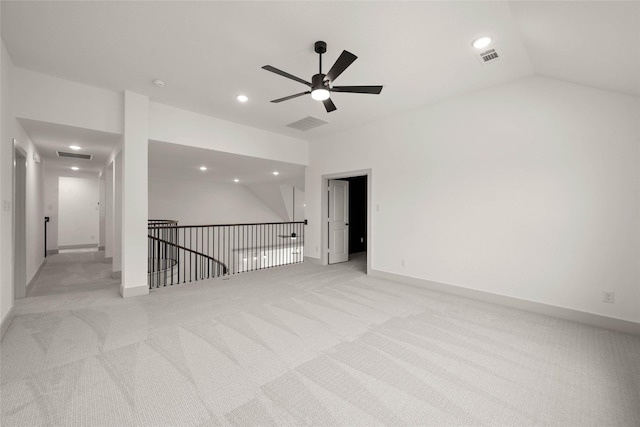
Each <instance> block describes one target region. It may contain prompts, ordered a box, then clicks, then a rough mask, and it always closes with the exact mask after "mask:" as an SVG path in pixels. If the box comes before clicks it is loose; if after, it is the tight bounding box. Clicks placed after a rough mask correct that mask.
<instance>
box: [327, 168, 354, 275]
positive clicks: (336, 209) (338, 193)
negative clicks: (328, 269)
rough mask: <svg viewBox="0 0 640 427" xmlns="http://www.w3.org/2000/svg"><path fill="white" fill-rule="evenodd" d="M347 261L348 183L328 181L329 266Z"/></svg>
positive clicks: (336, 180) (335, 180) (334, 180)
mask: <svg viewBox="0 0 640 427" xmlns="http://www.w3.org/2000/svg"><path fill="white" fill-rule="evenodd" d="M345 261H349V181H340V180H338V179H331V180H329V264H336V263H338V262H345Z"/></svg>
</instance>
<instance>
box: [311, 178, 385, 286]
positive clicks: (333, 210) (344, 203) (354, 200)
mask: <svg viewBox="0 0 640 427" xmlns="http://www.w3.org/2000/svg"><path fill="white" fill-rule="evenodd" d="M371 177H372V173H371V170H370V169H367V170H360V171H353V172H345V173H340V174H331V175H324V176H322V186H323V187H322V188H324V189H325V190H324V191H323V197H322V212H324V213H325V216H326V219H325V220H324V221H322V230H321V240H322V248H324V249H323V251H322V254H321V255H322V257H321V259H322V263H323V264H324V265H328V264H336V263H340V262H346V261H350V260H352V259H364V258H366V272H367V274H369V273H370V271H371V253H372V250H373V248H372V246H371V244H370V242H371V239H370V236H371Z"/></svg>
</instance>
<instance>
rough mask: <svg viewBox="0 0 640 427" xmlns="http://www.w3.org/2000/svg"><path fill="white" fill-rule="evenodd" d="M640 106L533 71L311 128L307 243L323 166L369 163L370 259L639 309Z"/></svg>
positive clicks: (523, 291)
mask: <svg viewBox="0 0 640 427" xmlns="http://www.w3.org/2000/svg"><path fill="white" fill-rule="evenodd" d="M639 117H640V105H639V100H638V98H637V97H631V96H624V95H619V94H615V93H611V92H606V91H601V90H596V89H590V88H587V87H584V86H578V85H574V84H569V83H564V82H560V81H557V80H552V79H546V78H541V77H531V78H526V79H522V80H519V81H516V82H513V83H509V84H505V85H501V86H497V87H493V88H491V89H487V90H483V91H479V92H476V93H472V94H469V95H466V96H461V97H458V98H454V99H450V100H447V101H444V102H441V103H439V104H437V105H435V106H433V107H431V108H425V109H422V110H418V111H414V112H411V113H408V114H405V115H402V116H399V117H396V118H392V119H389V120H386V121H383V122H378V123H372V124H370V125H367V126H364V127H361V128H359V129H356V130H352V131H349V132H343V133H340V134H333V135H331V136H330V137H327V138H323V139H320V140H318V141H315V142H313V143H312V144H310V156H309V157H310V164H309V166H308V168H307V179H306V193H307V194H306V197H307V212H308V214H307V216H308V217H309V220H310V223H309V226H308V228H307V242H306V251H305V254H306V255H307V256H315V257H319V256H320V255H319V253H318V252H316V251H315V248H316V247H320V246H321V245H320V242H321V236H320V230H321V226H320V221H321V218H322V215H321V209H320V205H321V188H320V184H321V176H322V175H323V174H330V173H340V172H345V171H351V170H361V169H367V168H372V170H373V183H372V197H373V199H372V204H373V212H372V218H371V219H372V224H371V227H372V240H371V242H370V244H371V246H372V248H373V253H372V268H373V269H374V270H379V271H384V272H389V273H394V274H401V275H406V276H410V277H415V278H419V279H425V280H431V281H436V282H441V283H446V284H452V285H457V286H462V287H467V288H472V289H477V290H481V291H485V292H490V293H495V294H500V295H506V296H511V297H515V298H521V299H525V300H530V301H536V302H540V303H544V304H549V305H554V306H559V307H566V308H571V309H575V310H580V311H585V312H589V313H595V314H600V315H604V316H609V317H614V318H619V319H624V320H630V321H636V322H638V321H640V282H639V271H638V266H639V262H638V261H639V259H640V258H639V257H640V254H639V246H640V242H639V240H640V229H639V218H638V206H639V203H640V200H639V189H640V188H639V183H640V178H639V151H638V150H639V143H640V130H639V122H640V121H639V120H638V119H639ZM376 206H379V211H378V210H376ZM401 258H404V259H406V261H407V263H406V267H401V265H400V259H401ZM603 290H611V291H615V292H616V303H615V304H605V303H603V302H602V291H603Z"/></svg>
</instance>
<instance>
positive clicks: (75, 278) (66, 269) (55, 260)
mask: <svg viewBox="0 0 640 427" xmlns="http://www.w3.org/2000/svg"><path fill="white" fill-rule="evenodd" d="M119 284H120V280H119V279H112V278H111V263H110V262H105V260H104V251H95V250H94V251H68V252H63V253H59V254H56V255H50V256H49V257H47V260H46V264H45V266H44V267H43V268H42V271H41V272H40V275H39V276H38V279H37V280H36V282H35V283H34V285H33V288H32V289H31V290H30V291H29V294H28V295H27V297H41V296H46V295H58V294H63V293H68V292H84V291H97V290H101V289H116V290H117V289H118V285H119Z"/></svg>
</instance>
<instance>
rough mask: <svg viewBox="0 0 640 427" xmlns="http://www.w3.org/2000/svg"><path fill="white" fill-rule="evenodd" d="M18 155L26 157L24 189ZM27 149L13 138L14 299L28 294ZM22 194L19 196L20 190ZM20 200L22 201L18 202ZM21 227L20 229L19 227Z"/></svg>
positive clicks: (23, 178)
mask: <svg viewBox="0 0 640 427" xmlns="http://www.w3.org/2000/svg"><path fill="white" fill-rule="evenodd" d="M18 155H20V156H21V157H23V158H24V162H25V165H24V168H25V169H24V176H23V177H22V178H21V179H22V180H23V181H24V183H23V184H24V189H19V188H18V171H17V169H18V167H17V164H18ZM27 159H28V157H27V151H26V150H25V149H23V148H22V147H21V146H20V145H18V141H17V140H16V139H15V138H13V163H12V164H13V188H12V198H13V209H12V213H11V222H12V228H13V233H12V246H13V247H12V252H13V299H14V301H15V300H17V299H22V298H25V297H26V296H27V210H26V203H27V194H26V192H27V169H26V168H27ZM20 190H22V191H21V193H22V194H20V196H19V197H18V191H20ZM18 200H21V201H22V203H21V204H18V203H17V202H18ZM19 228H20V229H19Z"/></svg>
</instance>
